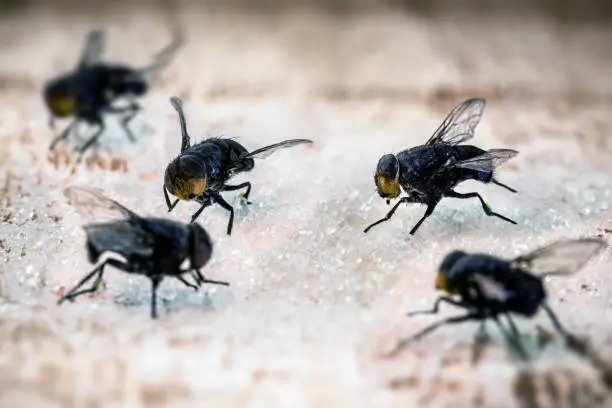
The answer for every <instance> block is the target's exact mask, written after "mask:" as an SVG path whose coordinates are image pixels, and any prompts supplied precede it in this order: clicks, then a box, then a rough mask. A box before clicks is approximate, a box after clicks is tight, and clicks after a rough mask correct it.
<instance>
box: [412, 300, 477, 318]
mask: <svg viewBox="0 0 612 408" xmlns="http://www.w3.org/2000/svg"><path fill="white" fill-rule="evenodd" d="M443 302H444V303H448V304H450V305H453V306H457V307H465V305H464V304H463V303H461V302H459V301H457V300H454V299H451V298H449V297H446V296H440V297H439V298H438V299H437V300H436V302H435V303H434V305H433V307H432V308H431V309H426V310H416V311H414V312H408V313H406V316H415V315H420V314H437V313H438V310H439V309H440V303H443Z"/></svg>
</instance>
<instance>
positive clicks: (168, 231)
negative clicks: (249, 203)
mask: <svg viewBox="0 0 612 408" xmlns="http://www.w3.org/2000/svg"><path fill="white" fill-rule="evenodd" d="M64 194H65V195H66V197H68V199H69V200H70V203H71V204H72V205H73V206H74V207H75V208H76V210H77V212H79V213H80V214H81V215H83V216H85V217H88V218H92V219H94V220H95V221H94V223H91V224H89V225H86V226H85V232H86V235H87V241H86V247H87V253H88V257H89V262H90V263H92V264H95V263H97V262H98V261H99V260H100V258H101V256H102V255H104V254H106V253H110V256H109V257H108V258H106V260H104V261H103V262H101V263H99V264H98V265H97V266H96V267H95V268H94V269H93V270H92V271H91V272H89V273H88V274H87V275H85V277H83V279H81V280H80V281H79V283H78V284H77V285H76V286H75V287H74V288H72V289H71V290H70V291H68V292H67V293H66V294H65V295H64V296H62V297H61V298H60V300H59V301H58V303H59V304H61V303H63V302H64V301H66V300H70V301H72V300H74V299H75V298H76V297H78V296H80V295H83V294H87V293H94V292H96V291H97V290H98V289H99V287H100V285H101V284H102V282H103V280H102V279H103V275H104V270H105V267H106V266H109V265H110V266H113V267H115V268H117V269H120V270H122V271H124V272H127V273H130V274H137V275H144V276H146V277H148V278H149V279H150V280H151V284H152V287H151V317H152V318H156V317H157V288H158V287H159V284H160V283H161V281H162V280H163V278H164V277H172V278H176V279H178V280H179V281H181V282H182V283H184V284H185V285H187V286H189V287H191V288H193V289H196V290H197V289H198V288H199V287H200V285H201V284H203V283H210V284H216V285H225V286H229V283H227V282H220V281H214V280H210V279H206V278H205V277H204V276H203V275H202V273H201V272H200V269H202V268H203V267H204V266H205V265H206V263H207V262H208V261H209V260H210V257H211V255H212V249H213V247H212V242H211V240H210V237H209V235H208V233H207V232H206V230H204V228H203V227H201V226H200V225H198V224H183V223H180V222H177V221H173V220H168V219H163V218H150V217H140V216H139V215H137V214H135V213H134V212H132V211H131V210H129V209H127V208H126V207H124V206H123V205H121V204H119V203H118V202H116V201H114V200H111V199H110V198H107V197H105V196H104V195H102V193H100V192H99V191H98V190H94V189H90V188H87V187H80V186H71V187H68V188H67V189H66V190H65V191H64ZM186 274H189V275H191V277H192V278H193V279H194V280H195V282H196V285H194V284H192V283H190V282H188V281H187V280H186V279H185V278H184V277H183V276H184V275H186ZM92 279H93V284H92V285H91V287H89V288H88V289H81V287H82V286H83V285H85V284H86V283H87V282H90V281H91V280H92Z"/></svg>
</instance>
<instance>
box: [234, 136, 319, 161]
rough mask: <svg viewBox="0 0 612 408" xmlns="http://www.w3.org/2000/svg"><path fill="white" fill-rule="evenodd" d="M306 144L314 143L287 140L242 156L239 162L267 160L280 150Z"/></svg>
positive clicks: (301, 140)
mask: <svg viewBox="0 0 612 408" xmlns="http://www.w3.org/2000/svg"><path fill="white" fill-rule="evenodd" d="M304 143H313V141H312V140H308V139H291V140H285V141H283V142H279V143H275V144H273V145H270V146H266V147H262V148H261V149H257V150H254V151H252V152H251V153H246V154H244V155H242V156H241V157H240V158H239V160H243V159H265V158H266V157H268V156H269V155H271V154H272V153H274V152H275V151H277V150H279V149H285V148H287V147H293V146H297V145H300V144H304Z"/></svg>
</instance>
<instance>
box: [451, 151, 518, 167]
mask: <svg viewBox="0 0 612 408" xmlns="http://www.w3.org/2000/svg"><path fill="white" fill-rule="evenodd" d="M517 154H518V152H517V151H516V150H512V149H491V150H489V151H487V152H486V153H483V154H481V155H479V156H476V157H472V158H470V159H466V160H462V161H458V162H456V163H453V164H452V165H451V166H452V167H459V168H463V169H471V170H477V171H493V170H494V169H495V168H497V167H499V166H501V165H502V164H503V163H505V162H507V161H508V160H510V159H511V158H513V157H514V156H516V155H517Z"/></svg>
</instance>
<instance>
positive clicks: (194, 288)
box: [176, 275, 200, 291]
mask: <svg viewBox="0 0 612 408" xmlns="http://www.w3.org/2000/svg"><path fill="white" fill-rule="evenodd" d="M176 279H178V280H180V281H181V282H183V284H184V285H185V286H189V287H190V288H191V289H193V290H195V291H197V290H198V289H200V287H199V286H196V285H194V284H193V283H189V282H187V281H186V280H185V278H183V277H182V276H181V275H178V276H177V277H176ZM199 283H200V282H198V285H199Z"/></svg>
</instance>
